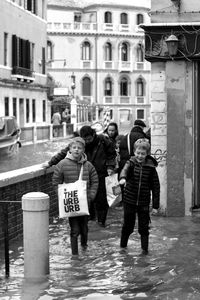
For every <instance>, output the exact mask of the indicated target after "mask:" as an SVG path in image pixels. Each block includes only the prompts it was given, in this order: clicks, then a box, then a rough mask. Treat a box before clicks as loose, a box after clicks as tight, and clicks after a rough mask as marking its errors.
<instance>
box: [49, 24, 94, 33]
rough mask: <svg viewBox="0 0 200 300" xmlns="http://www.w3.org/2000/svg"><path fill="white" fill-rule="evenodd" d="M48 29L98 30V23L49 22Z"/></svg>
mask: <svg viewBox="0 0 200 300" xmlns="http://www.w3.org/2000/svg"><path fill="white" fill-rule="evenodd" d="M47 30H48V31H75V32H76V31H96V30H97V23H79V22H75V23H66V22H64V23H62V22H55V23H47Z"/></svg>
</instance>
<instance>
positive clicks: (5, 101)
mask: <svg viewBox="0 0 200 300" xmlns="http://www.w3.org/2000/svg"><path fill="white" fill-rule="evenodd" d="M4 109H5V116H9V98H8V97H5V98H4Z"/></svg>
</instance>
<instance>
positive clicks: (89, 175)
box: [52, 153, 98, 202]
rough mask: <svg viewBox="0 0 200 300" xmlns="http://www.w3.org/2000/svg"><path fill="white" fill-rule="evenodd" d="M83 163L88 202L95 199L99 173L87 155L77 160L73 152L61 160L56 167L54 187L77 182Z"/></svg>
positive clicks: (53, 180) (53, 178)
mask: <svg viewBox="0 0 200 300" xmlns="http://www.w3.org/2000/svg"><path fill="white" fill-rule="evenodd" d="M82 165H83V177H82V179H83V180H85V181H87V196H88V202H90V201H92V200H94V198H95V196H96V193H97V189H98V175H97V173H96V170H95V168H94V166H93V165H92V164H91V163H90V162H88V161H87V159H86V157H85V158H84V157H83V158H82V159H81V160H80V161H78V162H77V161H75V160H74V159H73V158H72V157H71V154H70V153H68V154H67V157H66V158H65V159H63V160H61V161H60V162H59V163H58V164H57V165H56V167H55V169H54V173H53V177H52V183H53V186H54V187H57V186H58V184H62V183H71V182H75V181H77V180H78V178H79V174H80V170H81V166H82Z"/></svg>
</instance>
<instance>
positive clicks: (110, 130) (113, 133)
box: [104, 122, 119, 145]
mask: <svg viewBox="0 0 200 300" xmlns="http://www.w3.org/2000/svg"><path fill="white" fill-rule="evenodd" d="M104 134H105V136H107V137H108V138H109V139H110V140H111V141H112V142H113V143H114V145H115V144H116V137H117V136H118V135H119V132H118V126H117V123H115V122H111V123H109V124H108V127H107V128H106V129H105V130H104Z"/></svg>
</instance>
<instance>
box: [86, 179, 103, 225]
mask: <svg viewBox="0 0 200 300" xmlns="http://www.w3.org/2000/svg"><path fill="white" fill-rule="evenodd" d="M89 213H90V219H91V220H94V219H95V218H96V217H97V221H98V222H99V223H102V224H105V222H106V217H107V213H108V202H107V196H106V186H105V177H99V187H98V191H97V194H96V197H95V200H94V201H93V202H92V203H91V205H90V208H89Z"/></svg>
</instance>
